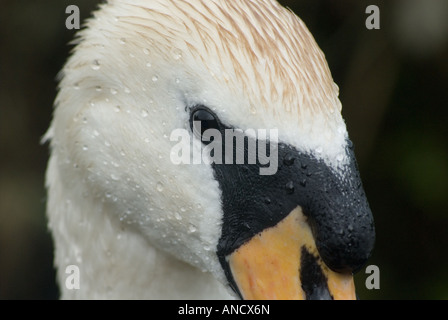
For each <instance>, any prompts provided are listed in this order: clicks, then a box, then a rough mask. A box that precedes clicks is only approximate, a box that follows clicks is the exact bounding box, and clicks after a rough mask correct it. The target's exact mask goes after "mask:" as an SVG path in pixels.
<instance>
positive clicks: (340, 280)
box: [227, 207, 356, 300]
mask: <svg viewBox="0 0 448 320" xmlns="http://www.w3.org/2000/svg"><path fill="white" fill-rule="evenodd" d="M227 260H228V262H229V266H230V269H231V272H232V275H233V278H234V280H235V283H236V285H237V286H238V289H239V291H240V294H241V295H242V298H244V299H248V300H252V299H263V300H272V299H282V300H283V299H288V300H289V299H291V300H292V299H299V300H305V299H337V300H340V299H343V300H347V299H356V294H355V285H354V282H353V276H352V274H341V273H336V272H334V271H332V270H330V269H329V268H328V267H327V266H326V265H325V263H324V262H323V260H322V259H321V258H320V256H319V253H318V251H317V248H316V244H315V242H314V238H313V235H312V232H311V229H310V227H309V225H308V223H307V220H306V217H305V216H304V215H303V213H302V209H301V208H300V207H297V208H296V209H294V210H293V211H292V212H291V213H290V214H289V215H288V216H287V217H286V218H285V219H283V220H282V221H280V222H279V223H278V224H277V225H276V226H274V227H271V228H269V229H266V230H264V231H262V232H261V233H259V234H257V235H256V236H254V237H253V238H252V239H250V240H249V241H248V242H247V243H245V244H244V245H242V246H241V247H240V248H238V249H237V250H235V251H234V252H233V253H231V254H230V255H229V256H228V257H227Z"/></svg>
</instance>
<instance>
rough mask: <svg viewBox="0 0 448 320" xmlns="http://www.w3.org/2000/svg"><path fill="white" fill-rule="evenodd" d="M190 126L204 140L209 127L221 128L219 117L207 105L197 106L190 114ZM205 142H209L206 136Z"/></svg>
mask: <svg viewBox="0 0 448 320" xmlns="http://www.w3.org/2000/svg"><path fill="white" fill-rule="evenodd" d="M190 127H191V130H192V131H193V133H194V134H195V135H196V136H197V137H199V138H201V140H203V139H202V138H203V135H204V132H205V131H207V130H208V129H216V130H220V122H219V120H218V117H217V116H216V115H215V114H214V113H213V112H211V111H210V110H209V109H207V108H206V107H196V108H194V109H193V110H192V112H191V116H190ZM203 141H204V143H207V142H209V139H208V138H206V139H204V140H203Z"/></svg>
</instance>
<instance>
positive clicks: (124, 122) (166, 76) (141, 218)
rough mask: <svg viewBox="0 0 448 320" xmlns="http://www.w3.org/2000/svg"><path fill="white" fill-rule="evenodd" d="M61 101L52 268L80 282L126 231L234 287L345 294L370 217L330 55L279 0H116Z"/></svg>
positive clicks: (261, 292)
mask: <svg viewBox="0 0 448 320" xmlns="http://www.w3.org/2000/svg"><path fill="white" fill-rule="evenodd" d="M55 104H56V109H55V112H54V119H53V122H52V126H51V128H50V130H49V131H48V133H47V138H48V139H51V147H52V154H51V159H50V163H49V168H48V171H47V185H48V189H49V200H48V216H49V220H50V228H51V230H52V232H53V235H54V238H55V245H56V265H57V266H58V267H59V268H63V265H64V263H65V264H67V263H68V261H71V260H73V261H75V263H78V264H81V269H82V270H85V271H84V272H85V274H86V277H88V276H87V274H88V273H89V272H90V270H93V269H94V268H95V266H99V265H101V263H100V262H99V261H98V260H101V259H103V258H101V257H102V256H103V253H100V252H99V251H101V250H100V249H99V248H98V247H101V248H102V249H104V250H103V251H105V250H106V249H105V248H115V249H116V253H117V254H121V256H120V257H117V259H116V260H115V261H116V263H117V264H118V263H119V262H120V260H121V261H124V260H126V259H127V257H128V254H130V252H132V251H133V250H134V251H137V249H136V247H137V246H132V245H131V243H133V242H131V241H129V242H126V241H123V238H124V237H128V238H131V237H135V238H138V239H141V242H139V245H138V248H139V249H138V250H140V251H139V252H138V255H139V256H144V255H146V254H148V256H149V258H148V260H151V259H156V257H155V256H154V254H153V253H151V254H150V252H154V251H157V252H163V254H166V255H167V256H169V257H173V258H174V259H175V260H179V261H182V262H185V263H186V264H188V265H189V266H192V267H193V268H196V269H198V270H201V271H202V272H205V273H207V274H211V275H212V277H213V278H214V279H216V280H217V281H218V282H219V283H221V284H223V285H224V286H226V287H228V288H229V292H230V293H231V294H233V295H234V296H236V297H241V298H305V299H307V298H308V299H312V298H338V297H339V298H347V297H354V292H353V290H354V289H353V282H352V279H351V274H352V273H354V272H356V271H357V270H359V269H360V268H361V267H362V265H363V264H364V263H365V262H366V260H367V258H368V257H369V255H370V253H371V250H372V248H373V243H374V226H373V219H372V215H371V212H370V209H369V206H368V203H367V200H366V197H365V194H364V191H363V188H362V185H361V180H360V177H359V173H358V170H357V166H356V161H355V158H354V153H353V146H352V144H351V142H350V140H349V138H348V134H347V130H346V126H345V123H344V120H343V118H342V116H341V113H340V111H341V103H340V101H339V99H338V88H337V86H336V85H335V84H334V82H333V79H332V77H331V74H330V71H329V69H328V66H327V63H326V61H325V57H324V55H323V53H322V52H321V51H320V49H319V48H318V46H317V44H316V43H315V41H314V39H313V37H312V35H311V34H310V33H309V31H308V30H307V28H306V26H305V25H304V23H303V22H302V21H301V20H300V19H299V18H298V17H297V16H295V15H294V14H293V13H292V12H290V11H288V10H287V9H285V8H283V7H281V6H280V5H279V4H278V3H277V2H275V1H273V0H263V1H237V2H233V1H221V0H214V1H202V0H188V1H169V0H154V1H143V0H141V1H140V0H134V1H130V0H121V1H118V0H109V1H108V2H107V3H105V4H103V5H102V6H101V7H100V9H99V10H98V11H97V12H95V14H94V17H93V18H92V19H90V20H89V21H88V23H87V27H86V28H85V29H84V30H83V31H81V32H80V33H79V37H78V43H77V46H76V48H75V50H74V52H73V55H72V56H71V57H70V59H69V60H68V62H67V64H66V66H65V67H64V69H63V75H62V78H61V82H60V91H59V94H58V97H57V100H56V103H55ZM206 129H213V130H211V131H210V130H206ZM207 132H209V134H208V136H207ZM227 133H229V134H230V135H229V137H230V138H229V139H226V134H227ZM232 134H233V136H231V135H232ZM212 136H213V138H210V137H212ZM239 138H241V140H240V142H241V141H243V144H238V141H237V140H238V139H239ZM251 146H252V147H253V146H255V147H253V149H251V148H252V147H251ZM212 149H213V151H211V150H212ZM251 152H252V153H251ZM239 154H243V156H242V158H241V159H240V160H241V161H238V159H237V156H238V155H239ZM197 155H199V156H197ZM252 156H254V157H252ZM220 160H221V161H220ZM251 160H253V161H251ZM106 229H107V230H108V232H106V231H104V230H106ZM100 230H103V231H104V233H102V231H100ZM106 234H107V235H106ZM114 235H120V236H121V237H122V239H121V242H120V244H119V245H118V244H115V242H116V238H113V236H114ZM114 241H115V242H114ZM139 241H140V240H139ZM95 250H96V251H95ZM107 250H109V251H108V254H109V255H111V254H112V255H113V254H115V252H114V251H113V250H112V249H107ZM110 250H112V253H111V251H110ZM146 251H147V252H148V253H147V252H146ZM104 259H105V258H104ZM104 259H103V260H104ZM145 263H147V265H150V264H151V262H148V261H147V262H145ZM129 264H130V265H131V266H132V263H131V262H130V263H129ZM137 264H138V263H137V262H135V265H137ZM142 265H144V263H142ZM102 266H103V268H106V269H107V268H109V267H108V265H107V264H105V263H104V264H103V265H102ZM137 267H138V268H140V269H142V268H143V267H139V266H137ZM117 272H118V271H117ZM145 272H147V273H148V274H149V273H151V270H146V271H144V272H143V273H145ZM59 273H60V281H61V282H62V281H63V270H62V271H59ZM126 274H127V273H126V272H125V273H124V274H122V275H121V276H120V277H126V276H127V275H126ZM92 278H93V277H92ZM61 279H62V280H61ZM137 282H138V281H137ZM145 283H146V282H145ZM148 283H151V281H148ZM149 285H150V284H149ZM109 289H110V288H109ZM112 290H113V289H112ZM147 290H150V288H147ZM191 298H194V296H193V297H191Z"/></svg>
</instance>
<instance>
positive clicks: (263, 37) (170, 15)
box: [118, 0, 340, 116]
mask: <svg viewBox="0 0 448 320" xmlns="http://www.w3.org/2000/svg"><path fill="white" fill-rule="evenodd" d="M126 11H127V14H123V12H126ZM126 11H121V13H120V15H118V17H119V21H120V22H122V23H123V25H126V24H127V27H128V28H129V29H128V30H129V31H130V32H132V33H133V34H134V36H137V37H141V38H142V41H148V42H150V43H151V42H152V44H153V45H155V46H158V47H160V46H162V47H165V48H167V49H169V51H167V50H165V49H162V50H163V52H164V53H165V55H167V53H168V52H171V53H173V51H175V50H176V49H178V50H179V53H181V52H184V53H185V52H186V53H189V54H190V55H191V56H193V57H195V58H197V59H198V61H199V60H200V61H201V62H202V63H203V65H204V66H205V67H206V68H207V69H208V70H209V72H210V73H211V74H212V75H214V76H215V78H217V79H218V80H221V81H224V82H225V83H227V84H229V85H228V86H229V87H230V88H234V90H239V91H240V92H241V91H243V92H244V93H245V95H246V96H247V97H250V98H252V101H250V107H251V108H253V110H252V111H258V110H257V109H260V110H259V111H271V112H272V113H275V108H274V107H275V106H282V108H284V109H285V111H287V113H291V114H295V115H297V116H300V115H301V111H302V110H303V109H305V108H311V109H313V110H314V111H315V112H318V113H321V114H322V115H324V116H328V114H329V113H330V114H331V112H333V111H336V112H339V111H340V103H339V100H338V98H337V96H338V92H337V87H336V86H335V85H334V83H333V80H332V77H331V74H330V71H329V69H328V65H327V63H326V61H325V57H324V55H323V53H322V52H321V50H320V49H319V47H318V46H317V44H316V42H315V41H314V39H313V37H312V35H311V34H310V32H309V31H308V29H307V28H306V26H305V25H304V23H303V22H302V21H301V20H300V19H299V18H298V17H297V16H296V15H294V14H293V13H292V12H290V11H288V10H287V9H285V8H283V7H281V6H280V5H279V4H278V3H277V2H275V1H223V0H213V1H210V0H207V1H198V0H196V1H194V0H190V1H140V2H138V1H137V4H135V5H132V6H129V7H128V8H127V10H126ZM168 55H169V54H168ZM170 58H171V57H170ZM266 109H267V110H266ZM282 111H283V110H282ZM282 111H280V110H279V111H277V113H284V112H282Z"/></svg>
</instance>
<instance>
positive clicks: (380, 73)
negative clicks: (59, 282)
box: [0, 0, 448, 299]
mask: <svg viewBox="0 0 448 320" xmlns="http://www.w3.org/2000/svg"><path fill="white" fill-rule="evenodd" d="M148 1H150V0H148ZM97 3H98V1H88V0H71V1H66V0H63V1H62V0H52V1H50V0H39V1H31V0H27V1H25V0H2V1H1V4H0V298H1V299H30V298H37V299H54V298H57V297H58V291H57V287H56V284H55V273H54V270H53V267H52V259H53V257H52V243H51V237H50V235H49V233H48V231H47V227H46V218H45V197H46V195H45V188H44V172H45V167H46V161H47V157H48V148H47V147H48V146H46V145H45V146H42V145H40V143H39V140H40V138H41V136H42V135H43V134H44V133H45V131H46V128H47V127H48V125H49V122H50V119H51V114H52V103H53V100H54V98H55V95H56V89H55V88H56V85H57V82H56V80H55V79H56V75H57V73H58V71H59V70H60V69H61V67H62V65H63V63H64V61H65V60H66V58H67V56H68V54H69V51H70V48H71V47H70V46H69V45H67V43H68V42H69V41H70V40H71V39H72V37H73V35H74V32H73V31H70V30H67V29H66V28H65V19H66V17H67V15H66V14H65V8H66V7H67V6H68V5H70V4H76V5H78V6H79V8H80V10H81V15H82V18H83V19H84V18H86V17H88V16H89V14H90V12H91V10H92V9H94V8H95V7H96V5H97ZM281 3H282V4H284V5H287V6H289V7H290V8H291V9H293V10H294V11H295V12H296V13H297V14H298V15H299V16H300V17H301V18H302V19H303V20H304V21H305V23H306V24H307V25H308V27H309V29H310V30H311V32H312V33H313V34H314V36H315V38H316V40H317V42H318V43H319V45H320V46H321V48H322V50H323V51H324V52H325V54H326V57H327V60H328V63H329V65H330V68H331V70H332V73H333V77H334V79H335V81H336V83H337V84H338V85H339V86H340V89H341V95H340V98H341V100H342V103H343V115H344V117H345V119H346V122H347V126H348V130H349V133H350V136H351V138H352V140H353V141H354V143H355V146H356V154H357V157H358V162H359V166H360V170H361V176H362V178H363V182H364V187H365V190H366V193H367V196H368V198H369V202H370V205H371V208H372V211H373V213H374V217H375V222H376V230H377V242H376V247H375V251H374V253H373V256H372V258H371V259H370V261H369V262H368V264H374V265H377V266H378V267H379V268H380V271H381V273H380V289H379V290H367V289H366V288H365V280H366V278H367V276H368V275H366V274H365V272H364V270H363V271H361V272H360V273H359V274H358V275H357V276H356V283H357V284H356V285H357V289H358V294H359V296H360V298H362V299H447V298H448V252H447V251H448V237H447V230H448V141H447V138H448V125H447V124H448V99H447V92H448V1H446V0H427V1H421V0H401V1H398V0H395V1H375V0H372V1H360V0H347V1H345V0H338V1H336V0H333V1H329V0H327V1H324V0H319V1H316V0H312V1H311V0H306V1H305V0H302V1H298V0H296V1H293V0H290V1H288V0H283V1H281ZM370 4H376V5H378V6H379V8H380V10H381V29H380V30H372V31H369V30H367V29H366V27H365V20H366V18H367V14H366V13H365V9H366V7H367V5H370Z"/></svg>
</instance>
